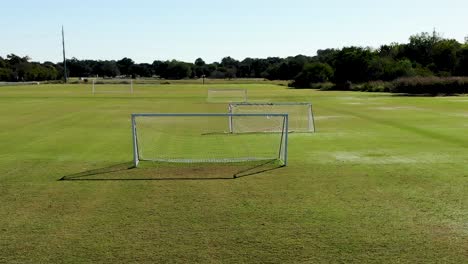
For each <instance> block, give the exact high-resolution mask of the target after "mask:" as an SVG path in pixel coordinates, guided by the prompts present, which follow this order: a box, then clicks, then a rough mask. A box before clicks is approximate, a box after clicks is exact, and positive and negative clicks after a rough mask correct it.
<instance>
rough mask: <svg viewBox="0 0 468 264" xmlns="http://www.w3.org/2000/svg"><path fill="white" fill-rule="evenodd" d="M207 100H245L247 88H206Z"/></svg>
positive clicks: (221, 101) (217, 101) (219, 101)
mask: <svg viewBox="0 0 468 264" xmlns="http://www.w3.org/2000/svg"><path fill="white" fill-rule="evenodd" d="M207 101H208V102H211V103H231V102H247V90H246V89H208V96H207Z"/></svg>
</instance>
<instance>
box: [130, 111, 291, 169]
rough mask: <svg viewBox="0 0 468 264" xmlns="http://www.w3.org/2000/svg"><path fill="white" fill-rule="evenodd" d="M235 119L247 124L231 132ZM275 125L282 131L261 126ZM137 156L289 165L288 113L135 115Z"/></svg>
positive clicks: (137, 158)
mask: <svg viewBox="0 0 468 264" xmlns="http://www.w3.org/2000/svg"><path fill="white" fill-rule="evenodd" d="M232 118H235V119H236V120H239V121H240V120H242V123H243V124H244V125H246V126H248V125H247V124H250V127H246V128H245V129H244V130H242V129H238V130H236V131H235V133H232V132H231V131H230V127H229V123H230V120H232ZM259 123H262V124H263V126H262V128H264V127H266V126H270V127H271V130H275V131H280V132H279V133H264V132H263V131H260V130H258V128H259V127H258V124H259ZM132 137H133V161H134V166H135V167H137V166H138V165H139V163H140V162H144V161H152V162H170V163H234V162H237V163H239V162H253V161H264V160H265V161H278V162H279V163H280V165H284V166H285V165H286V164H287V152H288V150H287V149H288V115H287V114H132Z"/></svg>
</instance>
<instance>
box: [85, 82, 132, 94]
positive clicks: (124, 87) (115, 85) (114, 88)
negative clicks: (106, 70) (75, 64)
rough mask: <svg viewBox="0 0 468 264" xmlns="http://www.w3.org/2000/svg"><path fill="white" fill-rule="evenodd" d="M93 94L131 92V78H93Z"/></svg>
mask: <svg viewBox="0 0 468 264" xmlns="http://www.w3.org/2000/svg"><path fill="white" fill-rule="evenodd" d="M92 92H93V94H101V93H102V94H106V93H116V94H128V93H129V94H133V80H132V79H93V87H92Z"/></svg>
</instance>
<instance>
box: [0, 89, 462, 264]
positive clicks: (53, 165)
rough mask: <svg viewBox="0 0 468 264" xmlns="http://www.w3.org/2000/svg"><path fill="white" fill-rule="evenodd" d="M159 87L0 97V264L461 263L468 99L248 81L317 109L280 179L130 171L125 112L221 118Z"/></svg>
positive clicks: (218, 172)
mask: <svg viewBox="0 0 468 264" xmlns="http://www.w3.org/2000/svg"><path fill="white" fill-rule="evenodd" d="M165 87H167V88H159V87H148V88H147V89H146V90H144V91H141V93H142V94H137V95H134V96H126V95H125V96H115V95H111V96H108V97H106V95H100V96H97V97H96V96H94V97H93V96H92V95H90V94H87V93H88V91H85V90H84V88H83V87H81V88H80V87H79V86H58V85H57V86H54V85H51V86H40V88H39V89H37V88H38V87H15V88H13V87H12V88H6V87H5V88H2V90H1V91H0V93H1V95H0V103H1V104H2V106H3V107H2V108H0V115H1V116H2V118H0V126H1V127H2V130H1V131H0V142H1V143H0V144H1V148H0V201H1V203H0V263H2V262H5V263H15V262H16V263H41V262H51V263H63V262H65V263H80V262H106V263H108V262H113V263H129V262H137V263H145V262H146V263H168V262H169V263H188V262H190V263H337V262H338V263H441V262H443V263H464V262H466V260H467V259H468V231H467V230H468V224H467V223H468V209H467V208H468V207H467V205H468V184H467V183H468V165H467V164H468V162H467V159H468V150H467V148H466V141H465V140H464V139H465V138H466V134H467V132H468V118H467V117H466V116H464V114H465V113H468V102H466V101H464V100H466V98H464V97H451V98H419V97H392V96H389V95H387V94H366V93H343V92H314V91H309V90H300V91H298V90H288V89H285V88H282V87H279V86H274V85H263V84H262V85H249V86H247V87H246V88H248V89H249V94H250V95H251V96H250V97H251V98H252V99H253V100H258V101H261V100H272V101H312V102H313V104H314V112H315V116H316V118H317V119H316V125H317V129H318V131H319V132H318V133H316V134H308V133H293V134H291V135H290V145H289V157H290V160H289V165H288V166H287V167H283V168H277V166H276V165H274V164H264V165H261V164H256V165H259V167H256V165H254V166H252V165H249V166H250V167H247V168H246V166H245V165H239V166H233V165H232V164H231V165H215V166H194V167H190V166H186V167H180V166H162V167H161V166H158V165H157V164H156V166H145V167H144V168H139V169H129V167H131V163H129V162H128V161H129V160H130V159H131V135H130V113H132V112H187V111H193V112H223V111H226V109H227V108H226V106H225V105H224V104H206V103H205V101H206V97H205V96H206V93H205V92H206V88H205V87H203V86H197V85H167V86H165ZM226 87H230V86H226ZM16 88H19V90H15V89H16ZM153 165H154V164H153ZM244 169H248V170H247V171H244ZM250 172H253V174H252V175H249V173H250ZM236 173H241V174H240V175H243V174H245V175H246V177H239V178H236V179H233V176H234V175H236ZM240 175H238V176H240ZM61 178H63V179H65V180H62V181H59V179H61ZM206 178H207V179H213V180H203V179H206ZM217 178H220V180H216V179H217ZM149 179H150V180H149ZM151 179H152V180H151ZM154 179H156V180H154ZM158 179H161V180H158ZM168 179H169V180H168Z"/></svg>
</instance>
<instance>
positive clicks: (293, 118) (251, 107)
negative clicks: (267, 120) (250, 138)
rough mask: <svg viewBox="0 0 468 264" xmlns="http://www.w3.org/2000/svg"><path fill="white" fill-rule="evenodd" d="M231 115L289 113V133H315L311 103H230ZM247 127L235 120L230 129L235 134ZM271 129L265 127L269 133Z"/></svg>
mask: <svg viewBox="0 0 468 264" xmlns="http://www.w3.org/2000/svg"><path fill="white" fill-rule="evenodd" d="M228 110H229V113H230V114H241V113H242V114H261V113H287V114H289V119H288V120H289V123H288V127H289V131H290V132H292V131H294V132H315V122H314V115H313V112H312V104H311V103H307V102H304V103H300V102H277V103H247V102H244V103H230V104H229V106H228ZM244 126H245V125H244V124H243V123H242V122H240V121H239V120H236V119H233V120H232V122H231V124H230V127H231V131H232V132H234V131H236V130H237V129H243V127H244ZM269 129H271V128H270V127H265V130H266V131H269Z"/></svg>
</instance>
